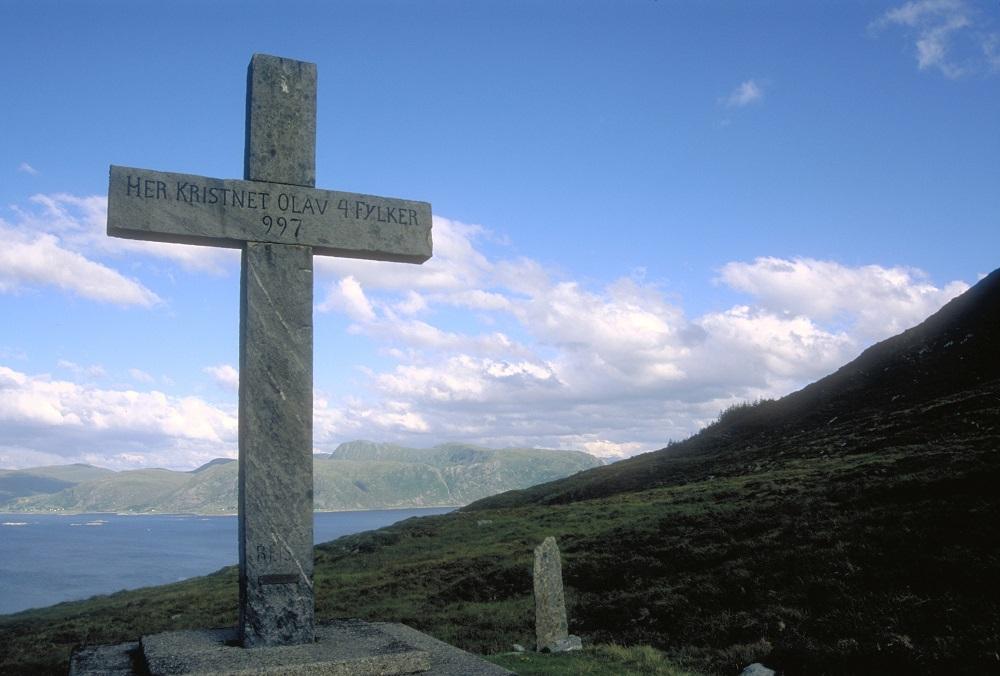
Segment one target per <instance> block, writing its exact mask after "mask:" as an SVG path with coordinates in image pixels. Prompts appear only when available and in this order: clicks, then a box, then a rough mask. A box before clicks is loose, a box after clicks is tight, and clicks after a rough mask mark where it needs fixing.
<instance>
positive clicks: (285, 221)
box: [260, 215, 302, 239]
mask: <svg viewBox="0 0 1000 676" xmlns="http://www.w3.org/2000/svg"><path fill="white" fill-rule="evenodd" d="M260 222H261V223H262V224H263V225H264V226H265V227H266V228H267V229H266V230H265V231H264V234H266V235H270V234H271V229H272V228H276V229H277V234H278V235H279V236H284V234H285V231H286V230H288V226H290V225H291V226H294V228H295V230H294V231H293V232H292V236H293V237H295V239H298V238H299V230H301V229H302V219H301V218H285V217H284V216H278V217H277V218H274V217H272V216H267V215H265V216H262V217H261V219H260Z"/></svg>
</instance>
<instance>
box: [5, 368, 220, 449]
mask: <svg viewBox="0 0 1000 676" xmlns="http://www.w3.org/2000/svg"><path fill="white" fill-rule="evenodd" d="M0 428H2V429H3V437H2V439H0V460H2V459H3V458H6V460H3V464H4V465H5V466H18V467H23V466H28V465H30V464H32V461H33V459H35V458H38V457H45V458H48V459H49V460H50V461H54V460H55V459H58V461H59V462H63V463H65V462H91V463H93V464H98V465H102V466H105V467H110V468H112V469H116V468H123V467H131V466H135V465H136V464H137V460H136V459H138V463H139V464H142V465H149V464H157V465H163V466H170V467H177V468H184V469H188V468H190V467H192V466H196V465H198V464H201V463H203V462H205V461H207V460H209V459H211V458H213V457H219V456H222V455H226V456H230V457H232V455H233V454H234V453H235V449H236V416H235V415H234V413H233V412H231V411H223V410H221V409H219V408H216V407H214V406H212V405H210V404H208V403H206V402H205V401H203V400H201V399H199V398H197V397H172V396H168V395H166V394H163V393H162V392H157V391H150V392H138V391H135V390H115V389H102V388H98V387H94V386H91V385H80V384H77V383H73V382H69V381H65V380H54V379H52V378H50V377H49V376H45V375H29V374H26V373H23V372H19V371H15V370H13V369H10V368H8V367H5V366H0ZM17 449H20V450H23V451H25V453H24V458H22V457H20V456H19V455H18V454H17V452H16V451H17ZM129 458H131V460H130V459H129Z"/></svg>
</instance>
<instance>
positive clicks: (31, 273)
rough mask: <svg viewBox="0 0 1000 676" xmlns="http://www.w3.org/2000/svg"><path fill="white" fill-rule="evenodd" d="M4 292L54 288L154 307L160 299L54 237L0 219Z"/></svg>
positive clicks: (1, 285) (0, 287)
mask: <svg viewBox="0 0 1000 676" xmlns="http://www.w3.org/2000/svg"><path fill="white" fill-rule="evenodd" d="M0 238H3V240H4V242H5V244H4V246H3V247H2V248H0V293H5V292H6V293H11V292H14V291H18V290H20V289H23V288H25V287H32V286H54V287H56V288H59V289H62V290H64V291H68V292H69V293H72V294H75V295H77V296H82V297H83V298H89V299H90V300H96V301H100V302H105V303H114V304H116V305H140V306H143V307H150V306H152V305H155V304H157V303H159V302H160V298H159V296H157V295H156V294H155V293H153V292H152V291H151V290H149V289H148V288H146V287H145V286H143V285H142V284H141V283H140V282H139V281H137V280H135V279H130V278H128V277H125V276H124V275H122V274H121V273H119V272H117V271H115V270H113V269H111V268H109V267H107V266H105V265H102V264H101V263H97V262H95V261H92V260H90V259H88V258H86V257H84V256H83V255H81V254H79V253H76V252H75V251H70V250H68V249H66V248H64V247H63V246H62V243H61V242H60V241H59V239H58V238H57V237H56V236H55V235H52V234H47V233H43V234H38V235H31V234H29V233H26V232H24V231H22V230H20V229H15V228H12V227H10V226H9V225H8V224H7V223H5V222H4V221H3V220H0Z"/></svg>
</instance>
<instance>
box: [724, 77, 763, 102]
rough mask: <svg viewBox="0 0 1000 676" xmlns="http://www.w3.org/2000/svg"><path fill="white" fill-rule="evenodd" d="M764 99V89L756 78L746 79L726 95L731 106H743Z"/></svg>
mask: <svg viewBox="0 0 1000 676" xmlns="http://www.w3.org/2000/svg"><path fill="white" fill-rule="evenodd" d="M763 99H764V89H763V88H762V87H761V85H760V84H759V83H758V82H757V81H755V80H744V81H743V82H741V83H740V84H739V86H737V87H736V89H734V90H733V91H732V92H731V93H730V94H729V96H727V97H726V105H727V106H729V107H730V108H743V107H744V106H749V105H750V104H751V103H757V102H759V101H762V100H763Z"/></svg>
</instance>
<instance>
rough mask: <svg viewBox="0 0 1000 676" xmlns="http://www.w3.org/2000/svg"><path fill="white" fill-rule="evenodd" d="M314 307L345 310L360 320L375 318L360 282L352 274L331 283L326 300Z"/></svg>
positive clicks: (353, 317)
mask: <svg viewBox="0 0 1000 676" xmlns="http://www.w3.org/2000/svg"><path fill="white" fill-rule="evenodd" d="M316 309H317V310H318V311H319V312H329V311H331V310H340V311H343V312H346V313H347V314H348V315H349V316H350V317H351V318H352V319H355V320H357V321H362V322H363V321H372V320H374V319H375V310H374V309H373V308H372V305H371V303H369V302H368V298H366V297H365V291H364V289H362V288H361V284H360V282H358V280H357V279H355V278H354V276H353V275H348V276H347V277H344V278H343V279H341V280H340V281H338V282H337V283H336V284H333V285H332V286H331V287H330V289H329V292H328V293H327V296H326V300H324V301H323V302H322V303H320V304H319V305H318V306H316Z"/></svg>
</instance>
